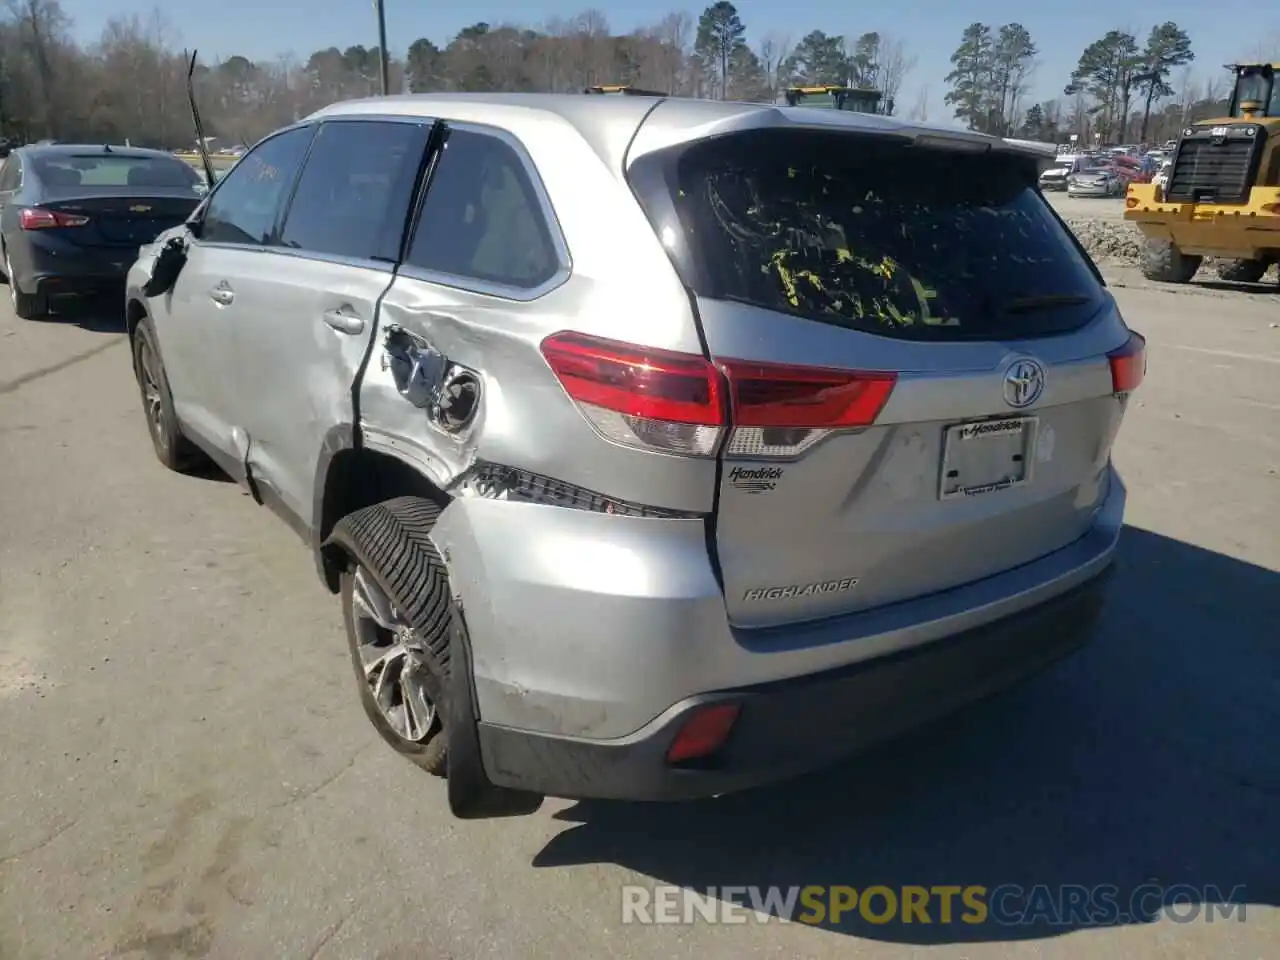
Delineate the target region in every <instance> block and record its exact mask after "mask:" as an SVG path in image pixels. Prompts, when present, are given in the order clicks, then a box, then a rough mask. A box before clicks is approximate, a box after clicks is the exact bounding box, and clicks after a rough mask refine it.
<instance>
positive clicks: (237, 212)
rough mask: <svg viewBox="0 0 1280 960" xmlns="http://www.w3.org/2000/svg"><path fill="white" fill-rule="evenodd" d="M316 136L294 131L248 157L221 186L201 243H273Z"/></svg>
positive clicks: (213, 199)
mask: <svg viewBox="0 0 1280 960" xmlns="http://www.w3.org/2000/svg"><path fill="white" fill-rule="evenodd" d="M314 132H315V131H314V129H313V128H311V127H299V128H297V129H294V130H289V131H287V132H285V133H281V134H278V135H277V136H274V137H272V138H271V139H270V140H267V141H265V142H264V143H261V144H259V145H258V146H257V147H255V148H254V149H253V150H252V151H251V152H250V153H247V154H245V155H244V156H243V157H242V158H241V159H240V162H239V163H237V164H236V165H235V167H234V168H233V169H231V170H230V171H229V172H228V173H227V174H226V175H225V176H224V177H222V178H221V179H220V180H219V181H218V189H217V190H216V191H215V192H214V194H213V196H211V197H210V198H209V206H208V210H207V212H206V213H205V216H204V227H203V229H202V230H201V233H200V238H201V239H202V240H206V241H209V242H211V243H254V244H264V243H268V242H269V241H270V239H271V234H272V232H273V230H274V229H275V225H276V218H277V216H278V215H279V213H280V209H281V206H282V205H283V203H284V201H285V198H286V197H287V196H288V194H289V190H290V188H291V187H292V186H293V181H294V178H295V176H296V174H297V172H298V167H299V166H300V165H301V163H302V158H303V156H304V155H305V154H306V152H307V144H308V143H310V142H311V135H312V133H314Z"/></svg>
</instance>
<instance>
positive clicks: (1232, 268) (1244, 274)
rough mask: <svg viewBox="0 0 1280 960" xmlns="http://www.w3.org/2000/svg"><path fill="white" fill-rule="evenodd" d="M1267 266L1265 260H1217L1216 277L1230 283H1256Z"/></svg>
mask: <svg viewBox="0 0 1280 960" xmlns="http://www.w3.org/2000/svg"><path fill="white" fill-rule="evenodd" d="M1269 266H1270V264H1269V263H1267V261H1265V260H1219V261H1218V277H1219V279H1222V280H1227V281H1229V282H1231V283H1257V282H1258V281H1259V280H1261V279H1262V275H1263V274H1264V273H1266V272H1267V267H1269Z"/></svg>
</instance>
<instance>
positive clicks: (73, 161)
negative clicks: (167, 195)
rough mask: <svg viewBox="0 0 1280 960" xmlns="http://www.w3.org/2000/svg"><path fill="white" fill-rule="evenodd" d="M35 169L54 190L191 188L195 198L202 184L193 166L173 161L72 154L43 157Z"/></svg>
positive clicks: (163, 158) (167, 158)
mask: <svg viewBox="0 0 1280 960" xmlns="http://www.w3.org/2000/svg"><path fill="white" fill-rule="evenodd" d="M35 168H36V174H37V175H38V176H39V177H40V179H41V180H43V181H44V182H45V183H47V184H49V185H50V186H53V187H68V186H75V187H187V188H189V189H190V190H191V192H192V193H193V194H195V193H197V189H196V188H197V186H198V185H199V184H201V182H202V181H201V179H200V175H199V174H198V173H196V171H195V169H194V168H193V167H192V166H191V165H190V164H188V163H184V162H183V161H181V160H173V159H170V158H169V157H127V156H125V157H121V156H111V155H109V154H86V155H78V156H77V155H71V154H68V155H65V156H56V157H49V158H43V157H42V158H41V159H39V160H37V161H36V164H35Z"/></svg>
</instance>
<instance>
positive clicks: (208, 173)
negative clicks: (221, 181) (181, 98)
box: [187, 50, 217, 190]
mask: <svg viewBox="0 0 1280 960" xmlns="http://www.w3.org/2000/svg"><path fill="white" fill-rule="evenodd" d="M199 52H200V51H199V50H192V51H191V63H190V64H189V65H188V67H187V102H188V103H189V104H191V121H192V123H194V124H195V127H196V144H197V145H198V146H199V147H200V159H201V160H202V161H204V175H205V180H206V182H207V183H208V184H209V189H211V190H212V189H213V185H214V184H215V183H217V178H216V177H214V175H213V162H212V161H210V159H209V145H208V144H207V143H205V140H204V125H203V124H202V123H201V122H200V108H199V107H197V106H196V87H195V81H194V80H193V79H192V77H193V76H194V75H195V72H196V54H198V53H199Z"/></svg>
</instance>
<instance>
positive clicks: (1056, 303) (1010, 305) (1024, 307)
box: [1000, 293, 1092, 313]
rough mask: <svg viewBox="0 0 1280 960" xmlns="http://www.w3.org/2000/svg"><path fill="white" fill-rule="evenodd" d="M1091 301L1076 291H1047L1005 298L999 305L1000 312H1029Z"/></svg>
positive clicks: (1077, 305) (1075, 305)
mask: <svg viewBox="0 0 1280 960" xmlns="http://www.w3.org/2000/svg"><path fill="white" fill-rule="evenodd" d="M1091 301H1092V298H1091V297H1086V296H1083V295H1082V294H1078V293H1047V294H1043V295H1041V296H1038V297H1018V298H1016V299H1014V300H1006V301H1005V302H1004V303H1002V304H1001V305H1000V312H1001V313H1030V312H1031V311H1033V310H1043V309H1045V308H1047V307H1082V306H1084V305H1085V304H1086V303H1090V302H1091Z"/></svg>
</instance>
